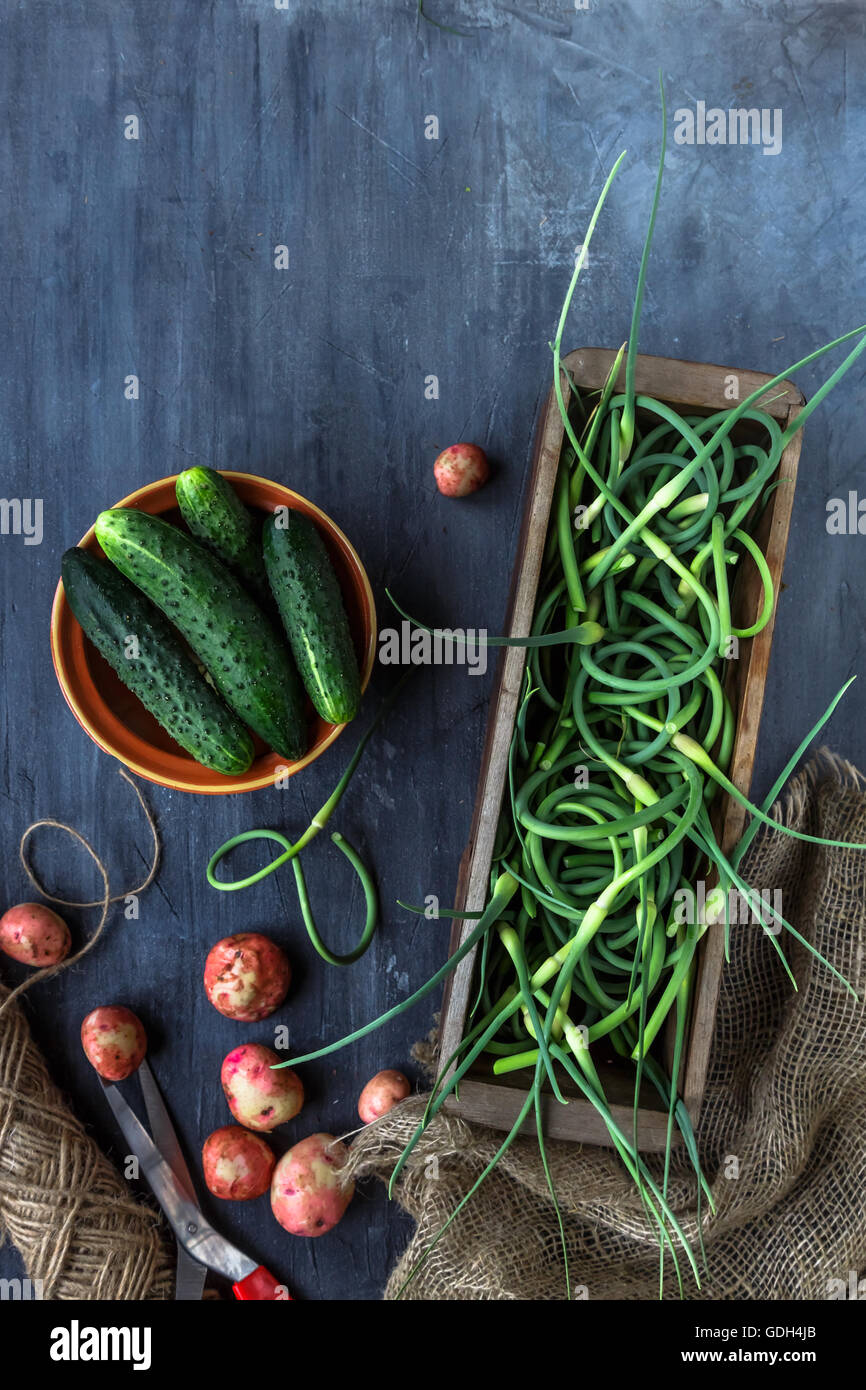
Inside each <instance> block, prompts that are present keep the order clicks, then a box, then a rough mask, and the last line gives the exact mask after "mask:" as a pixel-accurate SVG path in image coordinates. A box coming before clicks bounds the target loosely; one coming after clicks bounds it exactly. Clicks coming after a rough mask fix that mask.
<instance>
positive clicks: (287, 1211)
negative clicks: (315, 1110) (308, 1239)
mask: <svg viewBox="0 0 866 1390" xmlns="http://www.w3.org/2000/svg"><path fill="white" fill-rule="evenodd" d="M348 1156H349V1150H348V1148H347V1147H346V1145H345V1144H343V1143H341V1142H340V1140H339V1139H335V1138H334V1136H333V1134H311V1135H310V1137H309V1138H308V1139H302V1140H301V1142H300V1143H299V1144H295V1146H294V1147H293V1148H291V1149H289V1151H288V1153H284V1154H283V1156H282V1158H281V1159H280V1161H279V1163H278V1164H277V1166H276V1168H275V1169H274V1176H273V1178H272V1179H271V1209H272V1211H273V1213H274V1216H275V1217H276V1218H277V1220H278V1221H279V1223H280V1225H281V1226H282V1227H283V1228H284V1230H286V1231H288V1232H289V1234H290V1235H293V1236H323V1235H325V1234H326V1232H327V1231H331V1230H333V1228H334V1227H335V1226H336V1224H337V1222H338V1221H339V1220H340V1218H341V1217H342V1216H343V1214H344V1212H345V1210H346V1208H347V1207H348V1205H349V1203H350V1202H351V1200H352V1197H353V1195H354V1192H355V1184H354V1183H353V1182H349V1183H346V1184H345V1185H344V1184H343V1182H342V1181H341V1178H340V1169H341V1168H342V1167H343V1165H344V1164H345V1162H346V1159H347V1158H348Z"/></svg>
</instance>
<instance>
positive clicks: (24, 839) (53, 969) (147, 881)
mask: <svg viewBox="0 0 866 1390" xmlns="http://www.w3.org/2000/svg"><path fill="white" fill-rule="evenodd" d="M118 772H119V773H120V776H121V777H122V778H123V780H124V782H128V783H129V785H130V786H131V787H132V790H133V791H134V792H135V794H136V796H137V797H138V803H139V805H140V806H141V809H142V811H143V812H144V814H145V816H146V818H147V824H148V826H149V827H150V833H151V837H152V839H153V856H152V858H151V863H150V869H149V870H148V872H147V874H146V876H145V877H144V878H143V879H142V881H141V883H139V884H137V886H136V887H135V888H126V889H124V891H123V892H122V893H114V894H112V892H111V884H110V882H109V878H108V870H107V869H106V867H105V865H104V864H103V862H102V860H101V859H100V857H99V855H98V854H97V853H96V850H95V849H94V848H93V846H92V845H91V844H90V843H89V842H88V841H87V840H85V838H84V836H83V835H82V834H81V832H80V831H79V830H76V829H75V827H74V826H73V825H67V824H66V823H65V821H59V820H37V821H34V822H33V824H32V825H28V827H27V829H26V830H25V831H24V834H23V835H22V836H21V839H20V841H19V843H18V858H19V859H20V861H21V867H22V868H23V870H24V872H25V874H26V875H27V877H28V878H29V880H30V882H31V883H32V884H33V887H34V888H35V889H36V890H37V892H38V893H41V895H42V897H43V898H47V899H48V901H49V902H50V903H59V904H60V905H61V906H62V907H98V908H100V914H99V921H98V922H97V924H96V926H95V927H94V929H93V931H92V932H91V933H90V936H89V937H88V938H87V940H86V941H85V943H84V945H83V946H82V947H81V949H80V950H79V951H76V952H75V954H74V955H71V956H67V957H66V958H65V960H62V961H60V963H59V964H58V965H46V966H45V967H44V969H42V970H36V971H34V972H33V974H32V975H28V977H27V979H26V980H23V981H22V982H21V984H20V985H18V986H17V988H16V989H13V990H10V991H8V993H7V994H6V997H5V999H3V1001H2V1003H0V1015H2V1013H3V1011H4V1010H5V1009H7V1008H9V1007H10V1005H12V1004H13V1002H14V1001H15V1000H16V999H17V998H18V997H19V995H22V994H25V993H26V992H27V990H29V989H32V988H33V986H34V985H38V984H39V983H40V982H41V981H42V980H47V979H50V977H51V976H52V975H59V974H60V972H61V970H68V969H69V967H70V965H77V964H78V962H79V961H80V960H81V959H83V957H84V956H86V955H87V953H88V951H92V950H93V948H94V946H95V945H96V943H97V941H98V940H99V938H100V936H101V935H102V932H103V929H104V927H105V923H106V922H107V920H108V909H109V907H110V906H111V904H112V903H116V902H120V901H121V899H123V898H128V897H129V896H130V895H133V894H139V893H143V892H144V890H145V888H149V887H150V885H151V883H153V880H154V878H155V877H156V870H157V867H158V865H159V834H158V833H157V829H156V822H155V820H154V818H153V816H152V815H151V812H150V808H149V807H148V805H147V802H146V801H145V799H144V797H143V796H142V794H141V790H140V788H139V787H138V786H137V785H136V783H135V782H133V780H132V778H131V777H128V776H127V774H126V773H125V772H124V771H123V769H122V768H118ZM42 828H48V829H54V830H62V831H63V832H64V833H65V834H66V835H71V837H72V839H73V840H75V841H76V842H77V843H78V844H79V845H81V846H82V847H83V848H84V849H85V850H86V851H87V853H88V854H89V855H90V857H91V859H92V860H93V862H94V864H95V865H96V867H97V869H98V870H99V874H100V877H101V878H102V897H101V898H94V899H93V900H92V901H91V902H88V901H84V900H81V899H78V898H59V897H57V896H56V895H55V894H53V893H49V891H48V889H47V888H46V887H45V886H44V885H43V884H42V883H41V882H40V880H39V878H38V877H37V874H36V872H35V870H34V869H33V866H32V865H31V863H30V861H29V860H28V858H27V846H28V844H29V843H30V837H31V835H33V834H34V832H35V831H37V830H39V829H42Z"/></svg>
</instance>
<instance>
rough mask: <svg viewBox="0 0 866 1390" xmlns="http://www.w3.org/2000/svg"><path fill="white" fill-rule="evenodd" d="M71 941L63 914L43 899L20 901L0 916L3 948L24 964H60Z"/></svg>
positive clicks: (0, 937)
mask: <svg viewBox="0 0 866 1390" xmlns="http://www.w3.org/2000/svg"><path fill="white" fill-rule="evenodd" d="M71 945H72V937H71V935H70V933H69V928H68V927H67V925H66V923H65V922H64V920H63V918H62V917H59V916H58V914H57V913H56V912H52V911H51V908H50V907H44V906H43V905H42V903H18V904H17V906H16V907H10V908H7V910H6V911H5V912H4V913H3V916H2V917H0V951H3V952H4V954H5V955H7V956H11V957H12V959H13V960H18V961H20V962H21V964H22V965H33V966H39V967H41V966H45V965H59V964H60V962H61V961H62V960H63V959H64V958H65V957H66V956H68V955H69V948H70V946H71Z"/></svg>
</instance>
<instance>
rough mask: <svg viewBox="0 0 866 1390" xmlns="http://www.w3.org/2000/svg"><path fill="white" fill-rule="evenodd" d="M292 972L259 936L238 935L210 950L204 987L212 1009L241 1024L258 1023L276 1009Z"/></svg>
mask: <svg viewBox="0 0 866 1390" xmlns="http://www.w3.org/2000/svg"><path fill="white" fill-rule="evenodd" d="M291 978H292V971H291V967H290V965H289V962H288V959H287V958H286V956H285V954H284V953H283V952H282V951H281V950H280V948H279V946H276V945H275V944H274V942H273V941H271V940H270V939H269V938H268V937H267V936H262V935H261V933H260V932H253V931H250V932H238V934H237V935H236V936H227V937H225V938H224V939H223V940H222V941H218V942H217V944H216V945H215V946H212V947H211V949H210V951H209V953H208V958H207V960H206V961H205V967H204V987H205V993H206V994H207V997H208V999H209V1000H210V1002H211V1003H212V1004H213V1006H214V1008H215V1009H218V1010H219V1012H220V1013H221V1014H223V1015H224V1016H225V1017H226V1018H234V1019H237V1020H238V1021H239V1022H240V1023H258V1022H259V1020H260V1019H263V1018H267V1017H268V1015H269V1014H272V1013H273V1012H274V1010H275V1009H278V1008H279V1007H280V1005H281V1004H282V1002H283V1000H284V999H285V997H286V995H287V994H288V991H289V982H290V980H291Z"/></svg>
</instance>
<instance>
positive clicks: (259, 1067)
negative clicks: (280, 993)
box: [220, 1043, 304, 1130]
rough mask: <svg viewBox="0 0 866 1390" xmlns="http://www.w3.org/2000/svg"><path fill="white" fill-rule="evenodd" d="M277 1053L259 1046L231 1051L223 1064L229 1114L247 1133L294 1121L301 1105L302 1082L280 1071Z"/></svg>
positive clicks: (285, 1070) (289, 1072)
mask: <svg viewBox="0 0 866 1390" xmlns="http://www.w3.org/2000/svg"><path fill="white" fill-rule="evenodd" d="M279 1061H280V1058H279V1056H278V1055H277V1053H276V1052H272V1051H271V1049H270V1048H269V1047H263V1046H262V1045H261V1043H242V1044H241V1046H240V1047H233V1048H232V1050H231V1052H229V1054H228V1055H227V1057H226V1058H225V1060H224V1061H223V1064H222V1069H221V1071H220V1081H221V1082H222V1088H223V1091H224V1092H225V1098H226V1100H227V1101H228V1104H229V1110H230V1111H231V1112H232V1114H233V1115H234V1117H235V1119H236V1120H237V1122H238V1124H241V1125H245V1126H246V1128H247V1129H263V1130H270V1129H276V1127H277V1125H284V1124H286V1123H287V1122H288V1121H289V1120H293V1119H294V1118H295V1116H296V1115H297V1113H298V1111H299V1110H300V1108H301V1106H302V1105H303V1103H304V1087H303V1084H302V1082H301V1078H300V1077H299V1076H297V1075H296V1073H295V1072H293V1071H292V1070H291V1068H290V1067H283V1068H282V1069H281V1070H280V1071H273V1070H272V1068H273V1067H274V1066H276V1065H277V1063H278V1062H279Z"/></svg>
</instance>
